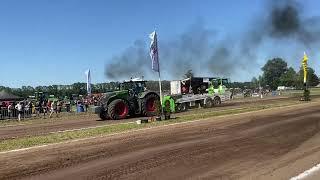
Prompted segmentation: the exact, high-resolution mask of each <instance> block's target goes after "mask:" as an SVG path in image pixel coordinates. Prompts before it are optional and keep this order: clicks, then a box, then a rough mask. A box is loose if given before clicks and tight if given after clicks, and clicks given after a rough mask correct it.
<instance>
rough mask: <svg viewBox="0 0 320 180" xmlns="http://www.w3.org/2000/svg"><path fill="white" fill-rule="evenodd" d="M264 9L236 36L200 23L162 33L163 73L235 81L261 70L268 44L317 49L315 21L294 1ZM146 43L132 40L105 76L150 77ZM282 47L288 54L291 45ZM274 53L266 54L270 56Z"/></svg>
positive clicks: (110, 64) (160, 47)
mask: <svg viewBox="0 0 320 180" xmlns="http://www.w3.org/2000/svg"><path fill="white" fill-rule="evenodd" d="M265 5H266V6H265V7H266V8H265V11H264V12H261V14H260V16H258V17H257V18H255V19H252V20H251V21H250V22H248V23H247V24H248V25H247V26H246V27H248V28H247V29H245V31H243V32H242V33H241V34H240V35H239V34H238V35H234V34H227V35H225V36H224V37H222V38H221V34H219V32H218V31H216V30H214V29H208V28H206V26H205V23H204V22H203V21H202V20H198V21H196V22H195V23H194V24H192V25H191V26H190V27H189V28H188V29H187V30H186V31H185V32H184V33H182V34H181V35H179V36H177V37H176V38H173V39H171V40H169V41H163V40H161V35H160V37H159V53H160V62H161V67H162V69H161V72H162V73H163V74H166V75H167V77H171V79H180V78H181V77H182V76H183V74H184V73H185V72H186V71H187V70H189V69H192V70H193V72H194V74H195V75H202V76H214V75H217V76H227V77H231V78H236V77H237V76H238V75H241V74H242V73H247V74H251V73H252V69H260V67H261V63H260V64H259V62H258V60H257V56H258V52H259V48H260V47H261V46H262V45H264V44H265V43H266V42H270V41H271V42H279V43H280V44H281V42H294V43H296V44H298V45H299V46H303V47H304V48H306V49H309V50H311V49H312V48H318V47H319V46H318V45H319V43H318V42H319V38H320V36H319V33H320V26H319V25H320V24H319V22H320V19H319V18H318V17H311V18H308V17H305V16H304V14H303V12H304V11H303V6H302V5H301V4H299V3H297V2H296V1H292V0H285V1H276V0H273V1H267V3H266V4H265ZM277 44H278V43H277ZM148 45H149V42H145V41H141V40H140V41H136V42H135V43H134V45H133V46H132V47H129V48H128V49H126V50H125V51H124V52H123V53H122V54H120V55H119V56H115V57H113V58H112V59H111V60H110V61H109V62H110V63H109V64H107V65H106V70H105V72H106V73H105V74H106V76H107V78H108V79H109V80H110V79H112V80H120V79H127V78H130V77H131V76H141V75H144V76H145V77H148V76H149V75H150V74H151V60H150V57H149V52H148ZM288 47H289V48H288ZM280 48H281V49H280V50H282V48H283V51H288V49H290V44H286V45H285V46H284V47H280ZM295 50H296V49H290V51H295ZM300 51H301V49H300ZM268 53H269V52H268ZM288 53H289V52H288ZM278 55H279V54H272V51H270V56H271V57H272V56H278ZM266 60H267V59H266ZM289 64H290V62H289ZM255 72H256V71H255ZM251 77H252V76H251ZM251 77H248V79H251Z"/></svg>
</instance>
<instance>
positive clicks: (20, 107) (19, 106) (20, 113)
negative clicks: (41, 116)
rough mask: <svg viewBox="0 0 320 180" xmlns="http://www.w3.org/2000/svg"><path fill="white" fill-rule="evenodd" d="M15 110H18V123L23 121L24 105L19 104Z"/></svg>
mask: <svg viewBox="0 0 320 180" xmlns="http://www.w3.org/2000/svg"><path fill="white" fill-rule="evenodd" d="M15 109H16V110H18V121H19V122H20V121H21V115H22V114H23V105H22V102H19V103H18V104H17V105H16V106H15Z"/></svg>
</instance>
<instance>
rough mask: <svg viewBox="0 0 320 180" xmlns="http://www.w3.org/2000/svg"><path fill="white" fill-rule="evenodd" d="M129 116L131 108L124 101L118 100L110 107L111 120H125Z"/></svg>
mask: <svg viewBox="0 0 320 180" xmlns="http://www.w3.org/2000/svg"><path fill="white" fill-rule="evenodd" d="M128 114H129V106H128V104H127V103H126V101H124V100H123V99H116V100H114V101H112V102H111V103H110V104H109V106H108V115H109V116H110V118H111V119H114V120H117V119H124V118H126V117H127V115H128Z"/></svg>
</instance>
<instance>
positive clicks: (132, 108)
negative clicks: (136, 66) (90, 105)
mask: <svg viewBox="0 0 320 180" xmlns="http://www.w3.org/2000/svg"><path fill="white" fill-rule="evenodd" d="M145 83H146V81H144V80H142V79H131V80H130V81H125V82H123V83H121V84H120V85H119V90H118V91H113V92H107V93H104V94H103V97H102V99H101V101H100V106H99V107H97V108H96V110H95V112H96V113H97V114H99V116H100V118H101V119H102V120H108V119H113V120H118V119H125V118H126V117H127V116H130V117H133V116H155V115H158V113H159V112H161V109H160V108H161V105H160V96H159V95H158V93H156V92H153V91H149V90H147V89H146V84H145ZM159 109H160V110H159Z"/></svg>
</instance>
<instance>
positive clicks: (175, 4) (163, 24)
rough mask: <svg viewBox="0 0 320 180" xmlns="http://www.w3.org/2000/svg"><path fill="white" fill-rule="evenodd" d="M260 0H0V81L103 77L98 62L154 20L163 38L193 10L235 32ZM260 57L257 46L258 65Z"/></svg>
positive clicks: (313, 8)
mask: <svg viewBox="0 0 320 180" xmlns="http://www.w3.org/2000/svg"><path fill="white" fill-rule="evenodd" d="M264 5H265V3H264V1H262V0H240V1H235V0H225V1H218V0H217V1H214V0H200V1H199V0H183V1H182V0H175V1H173V0H161V1H160V0H159V1H146V0H140V1H138V0H135V1H133V0H109V1H107V0H92V1H89V0H28V1H23V0H2V1H0V23H1V26H0V61H1V71H0V77H1V81H0V85H4V86H10V87H20V86H22V85H31V86H38V85H49V84H70V83H73V82H78V81H80V82H85V76H84V72H85V70H86V69H88V68H90V69H91V71H92V79H93V82H94V83H96V82H106V81H109V80H108V79H107V78H106V76H105V75H104V68H105V64H107V63H109V62H108V61H109V60H110V59H111V58H112V57H113V56H117V55H118V54H120V53H121V52H123V51H124V50H125V49H126V48H127V47H129V46H131V45H132V44H133V43H134V42H135V41H136V40H137V39H140V40H143V41H145V43H146V45H148V44H149V39H148V34H149V33H150V32H151V31H152V30H153V29H154V28H155V27H156V28H157V31H158V33H159V39H160V40H164V41H169V40H170V39H172V38H174V37H175V36H177V35H179V34H181V33H183V32H184V31H185V30H186V28H188V27H189V26H190V25H191V24H193V23H194V22H195V21H196V20H197V19H199V18H200V19H202V20H203V22H204V23H205V26H206V27H207V28H209V29H214V30H217V31H219V32H222V34H228V33H231V34H237V33H239V32H241V31H242V30H244V29H245V28H246V26H247V25H248V23H247V22H248V21H250V19H252V17H254V16H256V15H257V14H259V13H260V12H261V11H262V10H263V9H264ZM305 6H306V8H305V9H307V10H308V12H307V14H308V15H310V16H317V15H319V14H317V13H318V12H317V10H318V9H319V8H318V7H320V2H318V1H316V0H314V1H312V0H307V1H306V4H305ZM313 54H316V55H317V52H314V53H313ZM316 55H315V56H314V59H315V57H316ZM160 56H161V54H160ZM270 56H272V55H270ZM267 57H269V55H267V54H263V53H261V54H259V58H261V60H260V61H259V62H261V65H262V64H263V62H264V61H265V59H266V58H267ZM311 57H313V56H311ZM311 64H313V63H311ZM315 65H318V66H319V63H315ZM293 66H294V67H298V63H296V64H293ZM315 69H316V71H318V70H320V69H318V68H315ZM259 73H260V67H257V70H254V71H253V72H250V75H251V76H248V74H243V75H241V74H240V75H239V76H238V77H237V78H236V79H235V80H250V79H251V78H252V76H253V75H257V74H259Z"/></svg>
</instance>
